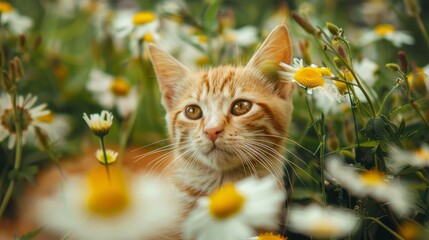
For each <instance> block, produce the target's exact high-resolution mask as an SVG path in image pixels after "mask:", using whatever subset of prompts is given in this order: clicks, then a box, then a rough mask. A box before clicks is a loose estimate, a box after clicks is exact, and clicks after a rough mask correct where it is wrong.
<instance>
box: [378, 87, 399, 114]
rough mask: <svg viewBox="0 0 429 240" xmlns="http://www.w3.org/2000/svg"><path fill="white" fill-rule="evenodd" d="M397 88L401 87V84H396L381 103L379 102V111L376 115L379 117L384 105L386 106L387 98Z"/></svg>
mask: <svg viewBox="0 0 429 240" xmlns="http://www.w3.org/2000/svg"><path fill="white" fill-rule="evenodd" d="M399 86H401V84H396V85H395V86H394V87H393V88H392V89H391V90H390V91H389V92H388V93H387V94H386V96H385V97H384V99H383V101H382V102H381V105H380V109H379V110H378V113H377V115H379V114H380V113H381V111H382V110H383V108H384V105H385V104H386V101H387V99H388V97H390V95H391V94H392V93H393V92H394V91H395V90H396V89H397V88H398V87H399Z"/></svg>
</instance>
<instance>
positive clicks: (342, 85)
mask: <svg viewBox="0 0 429 240" xmlns="http://www.w3.org/2000/svg"><path fill="white" fill-rule="evenodd" d="M343 77H344V79H345V80H346V81H348V82H352V81H353V79H354V77H353V74H352V73H351V72H350V71H348V70H344V71H343ZM334 83H335V85H336V86H337V88H338V91H339V92H340V93H341V94H343V95H344V94H345V93H347V90H348V89H347V83H345V82H341V81H334Z"/></svg>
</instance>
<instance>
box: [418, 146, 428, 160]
mask: <svg viewBox="0 0 429 240" xmlns="http://www.w3.org/2000/svg"><path fill="white" fill-rule="evenodd" d="M416 155H417V157H418V158H419V159H420V160H421V161H422V162H429V149H423V148H420V149H419V150H417V152H416Z"/></svg>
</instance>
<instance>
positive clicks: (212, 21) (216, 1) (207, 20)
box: [204, 0, 222, 33]
mask: <svg viewBox="0 0 429 240" xmlns="http://www.w3.org/2000/svg"><path fill="white" fill-rule="evenodd" d="M221 3H222V0H213V1H212V2H211V3H210V5H209V6H208V7H207V10H206V12H205V13H204V16H205V17H204V27H205V29H206V32H207V33H211V32H212V31H213V30H214V28H215V26H216V24H217V17H216V16H217V13H218V12H219V8H220V6H221Z"/></svg>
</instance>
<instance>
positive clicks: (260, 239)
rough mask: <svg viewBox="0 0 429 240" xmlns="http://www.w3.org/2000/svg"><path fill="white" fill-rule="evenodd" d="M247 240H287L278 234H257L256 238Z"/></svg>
mask: <svg viewBox="0 0 429 240" xmlns="http://www.w3.org/2000/svg"><path fill="white" fill-rule="evenodd" d="M248 240H287V238H286V237H283V236H281V235H280V234H274V233H271V232H268V233H262V234H259V236H257V237H250V238H249V239H248Z"/></svg>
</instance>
